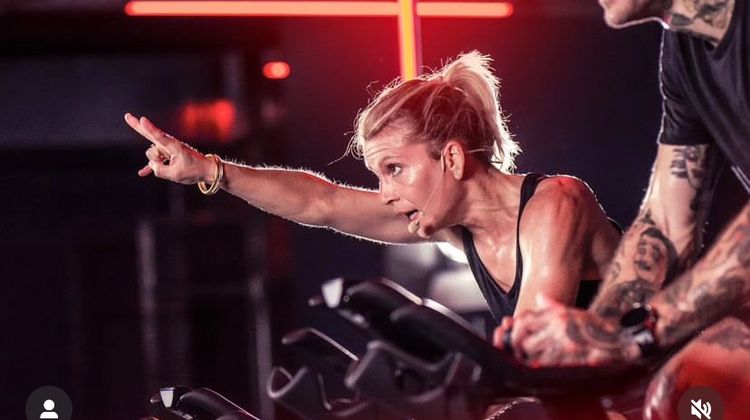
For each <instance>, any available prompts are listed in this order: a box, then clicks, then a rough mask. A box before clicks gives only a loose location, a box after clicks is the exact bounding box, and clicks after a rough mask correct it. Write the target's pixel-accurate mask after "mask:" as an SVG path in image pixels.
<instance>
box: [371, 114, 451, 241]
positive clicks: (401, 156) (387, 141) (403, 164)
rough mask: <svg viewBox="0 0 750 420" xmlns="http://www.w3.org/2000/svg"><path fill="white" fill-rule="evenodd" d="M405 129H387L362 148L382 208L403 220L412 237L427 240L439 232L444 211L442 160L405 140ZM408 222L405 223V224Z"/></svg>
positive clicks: (426, 146) (425, 145)
mask: <svg viewBox="0 0 750 420" xmlns="http://www.w3.org/2000/svg"><path fill="white" fill-rule="evenodd" d="M407 133H408V129H407V128H406V127H404V126H401V125H396V124H393V125H390V126H388V127H386V128H385V129H383V130H382V131H381V132H380V133H379V134H378V135H377V136H375V137H373V138H372V139H369V140H367V141H366V142H365V145H364V159H365V166H367V168H368V169H369V170H370V171H372V172H373V173H374V174H375V175H376V176H377V177H378V181H379V184H380V197H381V200H382V201H383V204H385V205H387V206H390V207H391V208H392V210H393V212H394V213H395V214H397V215H399V216H403V217H404V218H405V221H406V223H407V226H409V228H410V230H412V231H413V233H416V234H417V235H419V236H420V237H423V238H427V237H429V236H431V235H432V234H433V233H435V232H436V231H437V230H439V229H440V228H439V227H438V222H439V218H438V215H440V214H441V212H444V211H445V209H446V207H447V206H445V205H444V202H445V197H444V195H445V192H446V191H445V188H443V183H444V181H443V178H444V176H446V174H445V172H444V170H443V169H442V166H441V162H442V160H436V159H434V158H433V157H432V156H431V155H430V148H429V144H428V143H425V142H408V141H406V140H405V137H406V134H407ZM407 219H408V220H407Z"/></svg>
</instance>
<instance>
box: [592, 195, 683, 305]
mask: <svg viewBox="0 0 750 420" xmlns="http://www.w3.org/2000/svg"><path fill="white" fill-rule="evenodd" d="M628 260H629V261H630V262H628ZM676 261H677V251H676V250H675V247H674V245H673V244H672V241H671V240H669V238H667V237H666V236H665V235H664V234H663V233H662V231H661V230H660V229H659V228H658V227H657V226H656V223H655V222H654V220H653V218H652V217H651V212H650V211H649V210H646V211H644V212H643V214H642V215H641V217H639V218H638V219H637V220H636V222H635V223H634V224H633V226H632V227H631V228H630V229H629V230H628V233H627V234H626V235H625V238H624V239H623V242H622V244H621V245H620V250H619V251H618V252H617V255H616V256H615V259H614V261H612V263H611V264H610V268H609V270H608V272H607V275H606V277H605V283H604V287H603V288H602V290H601V291H600V293H599V296H597V298H596V300H595V302H594V304H593V305H592V306H591V310H592V311H593V312H594V313H596V314H597V315H599V316H602V317H604V318H613V319H614V318H617V319H619V317H620V316H622V314H624V313H625V312H627V311H628V310H629V309H631V308H632V307H633V305H634V304H635V303H643V302H645V301H647V300H648V299H649V298H651V296H652V295H654V294H655V293H656V292H657V291H658V290H660V289H661V286H662V284H664V283H665V282H669V281H670V280H671V279H672V277H673V274H672V273H673V271H674V267H675V262H676ZM626 268H627V270H626ZM625 272H626V273H627V274H624V273H625ZM625 276H628V277H625Z"/></svg>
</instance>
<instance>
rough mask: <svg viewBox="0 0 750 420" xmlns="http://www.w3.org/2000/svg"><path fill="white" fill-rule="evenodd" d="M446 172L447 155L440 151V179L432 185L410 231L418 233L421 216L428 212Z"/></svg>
mask: <svg viewBox="0 0 750 420" xmlns="http://www.w3.org/2000/svg"><path fill="white" fill-rule="evenodd" d="M444 173H445V156H444V155H443V154H442V153H440V180H438V182H437V183H436V184H435V186H434V187H432V191H431V192H430V195H429V196H428V197H427V200H426V201H425V202H424V206H422V210H421V211H418V212H417V218H416V219H414V220H412V221H411V222H409V226H408V227H407V229H408V230H409V233H412V234H414V233H417V230H419V218H420V217H422V216H423V215H424V214H425V213H426V212H427V206H428V205H429V204H430V202H431V201H432V198H433V197H434V196H435V193H436V192H437V189H438V187H440V186H441V185H442V184H443V178H444V176H443V174H444Z"/></svg>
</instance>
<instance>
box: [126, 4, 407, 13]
mask: <svg viewBox="0 0 750 420" xmlns="http://www.w3.org/2000/svg"><path fill="white" fill-rule="evenodd" d="M125 13H126V14H127V15H130V16H395V15H396V13H397V8H396V3H395V2H383V1H363V2H358V1H148V0H137V1H131V2H128V3H127V4H126V5H125Z"/></svg>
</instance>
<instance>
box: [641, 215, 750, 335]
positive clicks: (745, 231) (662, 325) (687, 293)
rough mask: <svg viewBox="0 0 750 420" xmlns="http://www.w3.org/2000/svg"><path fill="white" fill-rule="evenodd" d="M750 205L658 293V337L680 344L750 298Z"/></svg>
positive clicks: (740, 306)
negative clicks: (699, 257) (701, 256)
mask: <svg viewBox="0 0 750 420" xmlns="http://www.w3.org/2000/svg"><path fill="white" fill-rule="evenodd" d="M749 247H750V204H747V205H745V208H744V209H743V210H742V212H741V213H740V215H739V216H738V217H737V218H735V220H734V221H733V222H732V224H731V225H730V226H729V228H728V229H726V230H725V231H724V232H723V233H722V234H721V236H720V237H719V239H718V240H717V244H716V246H714V247H713V248H712V249H711V250H710V251H709V252H708V254H707V255H706V257H705V258H704V259H703V260H701V261H700V262H699V263H698V264H697V265H696V266H695V268H694V269H693V270H692V271H691V272H688V273H686V274H685V275H683V276H682V277H680V278H679V279H677V280H676V281H675V283H674V284H673V285H672V286H670V287H669V288H667V289H666V290H664V291H663V292H661V293H659V294H658V295H657V296H656V297H655V298H654V299H653V302H652V304H653V305H658V309H659V314H660V319H659V322H658V324H657V336H658V338H659V341H660V343H661V344H663V345H671V344H674V343H679V342H680V341H682V340H684V339H686V338H688V337H689V336H690V335H692V334H693V333H695V332H696V331H698V330H700V329H702V328H706V327H708V326H710V325H712V324H714V323H715V322H717V321H719V320H721V319H722V318H724V317H726V316H727V315H731V314H733V313H735V312H737V311H739V310H740V309H741V308H742V306H743V305H745V304H746V303H747V301H748V298H750V256H749V255H748V249H750V248H749Z"/></svg>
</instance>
